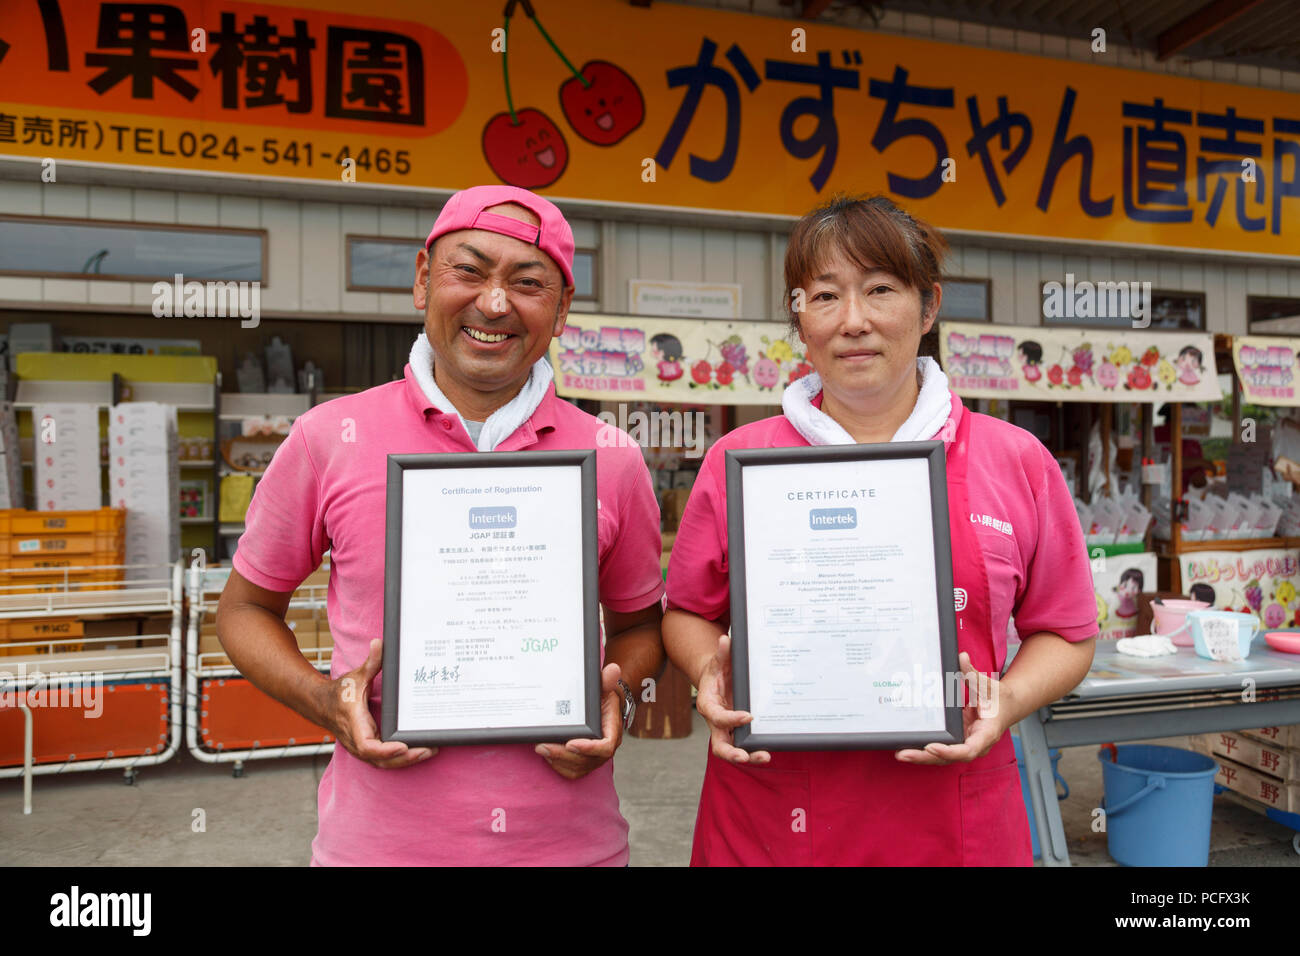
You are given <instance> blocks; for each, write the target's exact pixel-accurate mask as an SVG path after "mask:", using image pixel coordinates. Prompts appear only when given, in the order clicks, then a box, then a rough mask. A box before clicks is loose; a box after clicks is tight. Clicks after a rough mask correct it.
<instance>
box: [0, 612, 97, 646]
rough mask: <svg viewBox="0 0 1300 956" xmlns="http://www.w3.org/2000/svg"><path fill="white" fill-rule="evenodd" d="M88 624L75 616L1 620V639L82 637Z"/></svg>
mask: <svg viewBox="0 0 1300 956" xmlns="http://www.w3.org/2000/svg"><path fill="white" fill-rule="evenodd" d="M85 633H86V625H85V624H84V623H83V622H82V621H81V620H79V619H77V618H73V617H63V618H34V619H32V620H27V621H0V641H40V640H49V639H52V638H62V637H81V636H82V635H83V634H85Z"/></svg>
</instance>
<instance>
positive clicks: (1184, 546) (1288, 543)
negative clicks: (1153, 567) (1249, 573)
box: [1157, 538, 1300, 558]
mask: <svg viewBox="0 0 1300 956" xmlns="http://www.w3.org/2000/svg"><path fill="white" fill-rule="evenodd" d="M1164 544H1165V548H1164V550H1161V551H1158V552H1157V554H1159V555H1160V557H1162V558H1176V557H1178V555H1180V554H1193V553H1195V552H1197V551H1255V550H1257V549H1259V548H1300V538H1224V539H1221V540H1216V541H1184V542H1182V543H1181V545H1180V546H1179V549H1178V550H1177V551H1170V550H1169V549H1168V542H1165V543H1164Z"/></svg>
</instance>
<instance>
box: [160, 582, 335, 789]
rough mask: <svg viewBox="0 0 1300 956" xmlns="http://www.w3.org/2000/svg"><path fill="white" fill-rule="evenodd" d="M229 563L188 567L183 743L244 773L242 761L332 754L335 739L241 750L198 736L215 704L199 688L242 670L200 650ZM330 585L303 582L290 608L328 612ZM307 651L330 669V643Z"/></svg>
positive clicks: (196, 753) (323, 670)
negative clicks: (209, 745)
mask: <svg viewBox="0 0 1300 956" xmlns="http://www.w3.org/2000/svg"><path fill="white" fill-rule="evenodd" d="M229 574H230V569H229V568H228V567H226V568H203V567H199V566H197V565H192V566H191V567H190V568H189V570H188V571H187V581H186V592H187V595H188V599H189V625H188V627H187V630H186V636H185V714H186V716H185V743H186V746H187V747H188V748H189V751H190V753H191V754H193V755H194V758H195V759H196V760H201V761H203V762H204V763H213V764H217V763H230V764H234V766H233V768H232V772H233V775H234V776H236V777H240V776H243V773H244V762H245V761H248V760H272V759H276V758H280V757H301V756H310V755H314V754H332V753H333V752H334V742H333V741H332V740H331V741H329V742H327V743H307V744H299V743H296V742H294V741H293V740H292V739H291V740H290V741H289V743H287V744H281V745H275V746H265V747H263V746H259V745H258V744H257V742H254V745H253V746H252V747H249V748H245V749H239V750H225V749H217V750H212V749H207V748H205V747H204V746H203V744H202V742H201V741H200V740H199V728H200V726H201V724H202V719H203V717H205V716H206V712H207V709H208V707H209V706H210V705H211V704H212V701H211V700H210V699H209V696H208V695H205V694H204V693H203V692H202V690H201V685H202V683H203V682H204V681H214V680H215V681H220V680H224V679H229V678H240V677H241V676H242V675H241V674H240V673H239V671H238V670H236V669H235V668H234V667H233V666H232V665H231V663H230V660H229V658H227V657H226V656H225V655H224V654H222V653H219V652H209V653H203V654H201V653H199V633H200V630H201V627H202V625H203V623H204V621H205V620H207V619H208V618H209V617H210V616H212V615H215V614H216V609H217V600H218V599H219V598H220V596H221V590H222V589H223V588H224V587H225V584H226V579H227V578H228V577H229ZM327 595H328V585H326V584H316V585H304V586H303V587H300V588H298V590H296V591H295V592H294V593H293V597H292V598H291V599H290V601H289V607H290V608H297V609H310V610H312V611H318V612H320V616H321V617H324V616H325V610H326V601H327ZM301 650H302V651H303V654H304V656H306V657H307V659H308V661H309V662H310V663H311V664H312V666H314V667H315V668H316V669H317V670H318V671H320V672H321V673H323V674H325V675H326V676H328V675H329V672H330V662H331V659H332V654H333V649H332V648H316V649H311V648H301Z"/></svg>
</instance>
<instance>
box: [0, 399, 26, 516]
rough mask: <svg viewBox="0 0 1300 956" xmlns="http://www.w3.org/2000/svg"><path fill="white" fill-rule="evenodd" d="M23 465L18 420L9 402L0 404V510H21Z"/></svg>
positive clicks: (22, 504) (22, 501) (22, 503)
mask: <svg viewBox="0 0 1300 956" xmlns="http://www.w3.org/2000/svg"><path fill="white" fill-rule="evenodd" d="M23 499H24V496H23V464H22V454H21V452H20V451H19V446H18V419H17V416H16V415H15V414H14V407H13V405H12V403H10V402H0V508H22V507H23V506H24V500H23Z"/></svg>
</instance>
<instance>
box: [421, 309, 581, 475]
mask: <svg viewBox="0 0 1300 956" xmlns="http://www.w3.org/2000/svg"><path fill="white" fill-rule="evenodd" d="M433 357H434V356H433V346H432V345H430V344H429V339H428V336H426V335H425V334H424V333H423V332H421V333H420V335H419V337H418V338H416V340H415V344H414V345H412V346H411V359H410V361H411V371H412V372H414V373H415V380H416V382H418V383H419V385H420V390H421V391H422V392H424V397H425V398H427V399H428V400H429V401H430V402H432V403H433V404H434V405H436V406H437V407H438V408H440V409H442V410H443V411H452V412H455V413H456V417H457V418H459V419H460V421H461V424H462V425H464V423H465V416H464V415H462V414H461V413H460V410H459V409H457V408H456V406H455V405H453V404H452V403H451V402H450V401H449V400H448V399H447V396H446V395H444V394H443V393H442V389H440V388H439V387H438V383H437V382H435V381H434V380H433ZM554 379H555V371H554V369H552V368H551V360H550V359H549V358H547V357H546V356H545V355H543V356H542V357H541V358H539V359H538V360H537V361H536V362H534V363H533V367H532V368H531V369H529V370H528V381H526V382H524V387H523V388H521V389H520V390H519V394H518V395H516V396H515V397H514V398H512V399H510V401H508V402H506V404H504V405H502V406H501V407H500V408H498V409H497V410H496V411H495V412H493V413H492V414H491V415H489V416H488V420H487V421H486V422H484V423H483V430H482V431H481V432H479V436H478V442H477V443H476V444H477V447H478V450H479V451H492V450H494V449H495V448H496V447H497V445H499V444H501V442H503V441H505V439H507V438H509V437H510V436H511V435H513V434H514V433H515V431H517V430H518V428H519V426H521V425H522V424H523V423H524V422H526V421H528V419H529V418H531V417H532V415H533V412H535V411H537V406H538V405H540V404H542V399H543V398H545V397H546V390H547V389H548V388H550V386H551V382H552V381H553V380H554ZM465 431H466V433H468V432H469V426H468V425H466V426H465Z"/></svg>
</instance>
